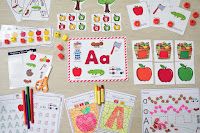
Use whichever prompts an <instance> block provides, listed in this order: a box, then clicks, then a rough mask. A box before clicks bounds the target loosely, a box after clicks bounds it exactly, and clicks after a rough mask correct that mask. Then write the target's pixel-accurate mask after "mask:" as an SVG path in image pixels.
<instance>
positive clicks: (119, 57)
mask: <svg viewBox="0 0 200 133" xmlns="http://www.w3.org/2000/svg"><path fill="white" fill-rule="evenodd" d="M127 78H128V72H127V51H126V38H125V37H107V38H103V37H102V38H72V39H70V40H69V43H68V81H69V82H96V81H97V82H101V81H102V82H103V81H124V80H127Z"/></svg>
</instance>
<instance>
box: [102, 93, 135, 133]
mask: <svg viewBox="0 0 200 133" xmlns="http://www.w3.org/2000/svg"><path fill="white" fill-rule="evenodd" d="M135 100H136V96H133V95H130V94H126V93H121V92H117V91H111V90H106V91H105V104H103V105H102V108H101V115H100V119H99V126H98V131H100V132H112V133H130V128H131V126H132V120H133V108H134V104H135Z"/></svg>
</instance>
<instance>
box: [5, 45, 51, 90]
mask: <svg viewBox="0 0 200 133" xmlns="http://www.w3.org/2000/svg"><path fill="white" fill-rule="evenodd" d="M35 51H36V50H35V49H28V50H21V51H13V52H9V53H8V68H9V82H10V89H16V88H21V87H25V86H30V87H35V83H36V82H37V81H38V80H40V79H43V78H44V77H45V76H47V77H48V75H49V73H50V70H51V68H52V56H51V55H46V54H39V53H36V52H35ZM16 69H17V70H18V71H16Z"/></svg>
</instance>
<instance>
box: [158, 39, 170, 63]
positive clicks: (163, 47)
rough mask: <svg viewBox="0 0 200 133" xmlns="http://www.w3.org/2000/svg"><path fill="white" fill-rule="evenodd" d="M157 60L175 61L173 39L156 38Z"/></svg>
mask: <svg viewBox="0 0 200 133" xmlns="http://www.w3.org/2000/svg"><path fill="white" fill-rule="evenodd" d="M154 60H155V62H173V61H174V44H173V41H172V40H154Z"/></svg>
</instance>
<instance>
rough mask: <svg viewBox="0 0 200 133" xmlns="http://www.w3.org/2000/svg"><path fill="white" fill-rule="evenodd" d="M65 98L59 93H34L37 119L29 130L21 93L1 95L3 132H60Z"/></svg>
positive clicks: (1, 128)
mask: <svg viewBox="0 0 200 133" xmlns="http://www.w3.org/2000/svg"><path fill="white" fill-rule="evenodd" d="M63 98H64V97H63V96H62V95H57V94H49V93H48V94H45V95H44V94H40V93H39V94H34V120H35V121H34V124H31V126H30V127H31V128H30V130H27V127H26V126H25V125H24V123H23V122H24V121H23V120H24V118H23V117H24V116H23V101H22V97H21V95H19V94H11V95H5V96H0V112H1V113H0V130H1V131H2V133H8V132H9V133H36V132H38V133H58V132H59V126H60V118H61V112H62V106H63V105H62V104H63ZM41 125H42V126H41Z"/></svg>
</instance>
